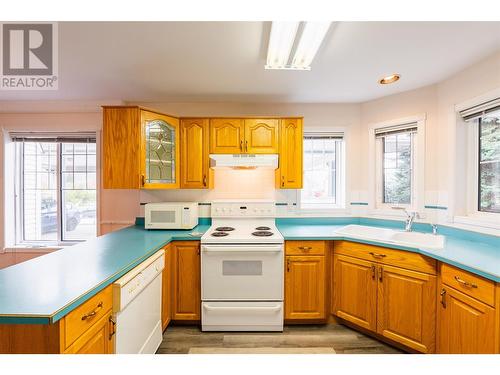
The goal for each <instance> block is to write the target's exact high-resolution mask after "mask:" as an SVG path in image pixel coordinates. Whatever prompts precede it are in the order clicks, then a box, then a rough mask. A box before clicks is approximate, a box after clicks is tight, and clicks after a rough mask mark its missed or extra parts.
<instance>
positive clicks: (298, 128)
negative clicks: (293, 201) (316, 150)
mask: <svg viewBox="0 0 500 375" xmlns="http://www.w3.org/2000/svg"><path fill="white" fill-rule="evenodd" d="M280 132H281V137H280V138H281V142H280V160H279V169H278V170H277V171H276V187H277V188H280V189H302V174H303V168H302V158H303V155H302V142H303V130H302V119H300V118H284V119H281V125H280Z"/></svg>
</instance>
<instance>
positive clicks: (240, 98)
mask: <svg viewBox="0 0 500 375" xmlns="http://www.w3.org/2000/svg"><path fill="white" fill-rule="evenodd" d="M269 29H270V22H160V23H158V22H157V23H144V22H103V23H93V22H79V23H68V22H64V23H60V24H59V40H60V43H59V90H58V91H43V92H42V91H31V92H21V91H18V92H12V91H0V100H118V99H120V100H125V101H141V102H147V101H156V102H158V101H176V102H180V101H237V102H262V101H270V102H361V101H366V100H370V99H374V98H378V97H381V96H386V95H390V94H394V93H398V92H402V91H407V90H411V89H415V88H417V87H422V86H426V85H429V84H433V83H436V82H439V81H442V80H443V79H446V78H447V77H449V76H451V75H453V74H454V73H456V72H458V71H460V70H462V69H464V68H465V67H467V66H469V65H471V64H473V63H475V62H477V61H479V60H481V59H483V58H485V57H487V56H489V55H491V54H493V53H494V52H495V51H497V50H499V49H500V22H339V23H334V24H333V26H332V28H331V29H330V32H329V34H327V37H326V40H325V42H324V44H323V45H322V47H321V49H320V51H319V52H318V55H317V56H316V58H315V60H314V61H313V64H312V70H311V71H309V72H308V71H276V70H264V64H265V61H266V52H267V43H268V38H269ZM394 72H397V73H400V74H401V76H402V78H401V80H400V81H399V82H397V83H395V84H393V85H389V86H381V85H379V84H378V83H377V80H378V79H379V78H381V77H382V76H385V75H388V74H391V73H394Z"/></svg>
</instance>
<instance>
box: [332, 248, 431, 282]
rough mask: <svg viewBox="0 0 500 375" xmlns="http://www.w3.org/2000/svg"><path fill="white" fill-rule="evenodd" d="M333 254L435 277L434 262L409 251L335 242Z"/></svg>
mask: <svg viewBox="0 0 500 375" xmlns="http://www.w3.org/2000/svg"><path fill="white" fill-rule="evenodd" d="M335 253H336V254H343V255H348V256H352V257H356V258H360V259H366V260H370V261H375V262H378V263H382V264H388V265H390V266H397V267H401V268H405V269H408V270H414V271H421V272H425V273H428V274H431V275H436V261H435V260H434V259H430V258H427V257H426V256H423V255H420V254H416V253H412V252H409V251H403V250H395V249H388V248H385V247H379V246H373V245H366V244H361V243H356V242H348V241H337V242H335Z"/></svg>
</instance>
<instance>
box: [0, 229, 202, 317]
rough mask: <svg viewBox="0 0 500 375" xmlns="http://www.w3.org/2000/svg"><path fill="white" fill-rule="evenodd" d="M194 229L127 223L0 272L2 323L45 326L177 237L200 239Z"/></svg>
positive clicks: (0, 312) (200, 230)
mask: <svg viewBox="0 0 500 375" xmlns="http://www.w3.org/2000/svg"><path fill="white" fill-rule="evenodd" d="M208 228H209V225H198V226H197V227H195V228H194V229H193V230H149V231H148V230H145V229H144V227H140V226H131V227H128V228H125V229H122V230H119V231H116V232H113V233H109V234H106V235H104V236H101V237H97V238H95V239H93V240H90V241H86V242H84V243H81V244H78V245H75V246H71V247H67V248H64V249H61V250H58V251H55V252H53V253H50V254H47V255H44V256H40V257H38V258H34V259H31V260H29V261H26V262H23V263H19V264H16V265H14V266H11V267H7V268H5V269H2V270H0V323H30V324H48V323H53V322H56V321H58V320H59V319H61V318H62V317H63V316H65V315H66V314H68V313H69V312H70V311H72V310H73V309H74V308H75V307H77V306H79V305H81V304H82V303H83V302H85V301H86V300H88V299H89V298H90V297H92V296H93V295H95V294H97V293H98V292H99V291H101V290H102V289H104V288H105V287H106V286H108V285H110V284H112V283H113V282H114V281H115V280H118V279H119V278H120V277H122V276H123V275H124V274H126V273H127V272H128V271H130V270H131V269H133V268H134V267H135V266H137V265H139V264H140V263H141V262H143V261H144V260H145V259H147V258H149V257H150V256H151V255H153V254H154V253H155V252H156V251H158V250H159V249H161V248H162V247H163V246H165V245H166V244H167V243H169V242H171V241H175V240H199V239H200V237H201V235H200V234H198V235H196V236H192V235H190V233H191V232H199V233H204V232H206V231H207V229H208Z"/></svg>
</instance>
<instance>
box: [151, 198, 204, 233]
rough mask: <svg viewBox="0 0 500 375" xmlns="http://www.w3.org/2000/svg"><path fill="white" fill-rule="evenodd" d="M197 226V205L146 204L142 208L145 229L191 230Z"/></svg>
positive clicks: (182, 203) (194, 203)
mask: <svg viewBox="0 0 500 375" xmlns="http://www.w3.org/2000/svg"><path fill="white" fill-rule="evenodd" d="M197 225H198V203H196V202H163V203H147V204H146V206H145V208H144V227H145V228H146V229H193V228H194V227H195V226H197Z"/></svg>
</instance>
